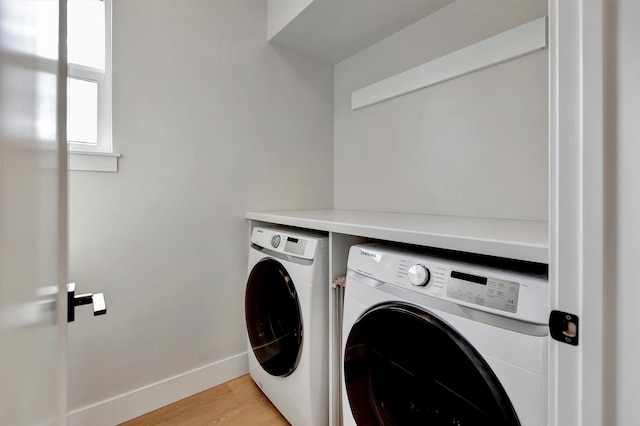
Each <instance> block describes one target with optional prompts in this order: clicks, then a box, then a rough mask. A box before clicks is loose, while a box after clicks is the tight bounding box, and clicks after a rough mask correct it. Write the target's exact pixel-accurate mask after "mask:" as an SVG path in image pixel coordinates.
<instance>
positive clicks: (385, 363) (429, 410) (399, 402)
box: [342, 244, 549, 426]
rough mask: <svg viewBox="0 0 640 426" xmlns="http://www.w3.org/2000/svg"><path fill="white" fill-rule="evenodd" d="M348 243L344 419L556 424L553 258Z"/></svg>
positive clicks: (395, 422) (361, 422) (513, 425)
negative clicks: (551, 411) (550, 410)
mask: <svg viewBox="0 0 640 426" xmlns="http://www.w3.org/2000/svg"><path fill="white" fill-rule="evenodd" d="M443 253H444V252H443V251H437V252H435V251H431V252H427V251H421V250H418V249H416V248H414V249H411V248H410V249H407V248H406V247H395V246H388V245H382V244H367V245H355V246H352V247H351V248H350V251H349V258H348V268H347V269H348V270H347V280H346V290H345V301H344V317H343V339H342V345H343V352H342V354H343V361H342V363H343V379H342V397H343V404H342V405H343V421H344V424H345V425H355V424H359V425H418V424H424V425H492V426H499V425H502V426H517V425H522V426H541V425H546V424H547V387H548V360H547V358H548V326H547V325H546V324H547V322H548V321H547V318H548V313H549V290H548V288H549V287H548V271H547V268H546V265H539V264H526V263H524V262H515V261H507V260H502V259H496V258H488V257H481V256H471V255H469V256H466V258H463V259H462V260H460V258H456V257H457V256H453V255H450V254H446V255H443Z"/></svg>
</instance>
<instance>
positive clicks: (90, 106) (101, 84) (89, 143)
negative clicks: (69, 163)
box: [67, 0, 112, 153]
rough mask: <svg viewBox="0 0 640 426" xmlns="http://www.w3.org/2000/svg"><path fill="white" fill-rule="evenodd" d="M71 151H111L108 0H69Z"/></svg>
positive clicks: (109, 11) (109, 23) (109, 3)
mask: <svg viewBox="0 0 640 426" xmlns="http://www.w3.org/2000/svg"><path fill="white" fill-rule="evenodd" d="M67 52H68V62H69V80H68V86H67V91H68V115H67V138H68V142H69V150H70V151H85V152H94V153H110V152H111V151H112V144H111V0H68V2H67Z"/></svg>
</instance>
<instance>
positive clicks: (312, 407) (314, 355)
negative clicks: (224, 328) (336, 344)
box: [245, 227, 329, 426]
mask: <svg viewBox="0 0 640 426" xmlns="http://www.w3.org/2000/svg"><path fill="white" fill-rule="evenodd" d="M328 298H329V279H328V238H327V236H326V235H322V234H317V233H311V232H304V231H297V230H296V231H292V230H287V229H276V228H272V229H270V228H261V227H256V228H253V230H252V233H251V244H250V248H249V276H248V280H247V288H246V292H245V318H246V324H247V334H248V339H249V370H250V374H251V377H252V378H253V380H254V381H255V382H256V383H257V384H258V386H259V387H260V389H262V391H263V392H264V394H265V395H266V396H267V397H268V398H269V400H271V402H272V403H273V405H274V406H275V407H276V408H277V409H278V410H279V411H280V412H281V413H282V415H283V416H284V417H285V418H286V419H287V420H288V421H289V422H290V423H291V424H292V425H294V426H298V425H299V426H307V425H310V426H313V425H322V426H324V425H327V424H328V421H329V420H328V418H329V416H328V412H329V406H328V395H329V388H328V373H327V371H328V352H329V350H328V334H329V325H328V324H329V321H328V310H329V308H328Z"/></svg>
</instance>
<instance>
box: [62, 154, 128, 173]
mask: <svg viewBox="0 0 640 426" xmlns="http://www.w3.org/2000/svg"><path fill="white" fill-rule="evenodd" d="M119 157H120V154H116V153H110V152H84V151H69V171H82V172H111V173H117V172H118V158H119Z"/></svg>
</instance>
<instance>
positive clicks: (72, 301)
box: [67, 283, 107, 322]
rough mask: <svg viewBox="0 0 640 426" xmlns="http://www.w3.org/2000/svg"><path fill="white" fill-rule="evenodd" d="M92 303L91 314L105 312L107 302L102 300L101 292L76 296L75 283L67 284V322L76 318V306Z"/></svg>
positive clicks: (102, 313)
mask: <svg viewBox="0 0 640 426" xmlns="http://www.w3.org/2000/svg"><path fill="white" fill-rule="evenodd" d="M90 304H93V315H94V316H97V315H104V314H106V313H107V304H106V303H105V301H104V294H103V293H96V294H93V293H86V294H79V295H77V296H76V283H69V284H67V322H72V321H74V320H75V319H76V314H75V312H76V306H81V305H90Z"/></svg>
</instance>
